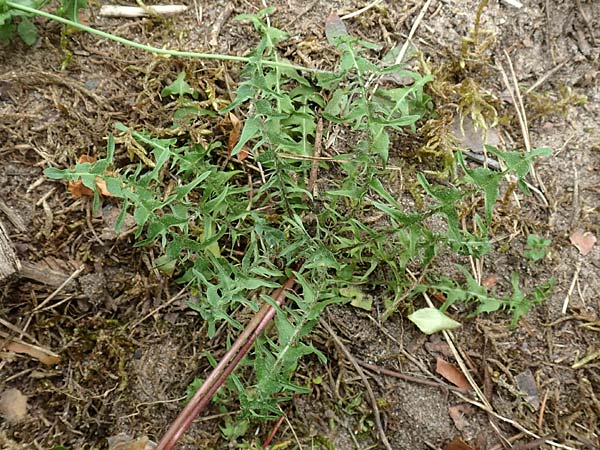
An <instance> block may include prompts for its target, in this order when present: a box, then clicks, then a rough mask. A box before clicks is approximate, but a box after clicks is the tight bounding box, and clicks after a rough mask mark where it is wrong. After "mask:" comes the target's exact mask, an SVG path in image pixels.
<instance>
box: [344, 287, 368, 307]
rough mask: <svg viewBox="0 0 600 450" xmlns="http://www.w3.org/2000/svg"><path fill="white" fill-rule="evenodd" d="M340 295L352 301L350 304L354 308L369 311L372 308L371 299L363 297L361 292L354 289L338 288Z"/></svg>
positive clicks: (366, 296)
mask: <svg viewBox="0 0 600 450" xmlns="http://www.w3.org/2000/svg"><path fill="white" fill-rule="evenodd" d="M340 295H341V296H342V297H345V298H349V299H352V300H351V302H350V304H351V305H352V306H354V307H355V308H360V309H364V310H365V311H371V309H372V307H373V299H372V298H371V297H370V296H368V295H365V294H364V293H363V291H361V290H360V289H358V288H356V287H353V286H351V287H347V288H340Z"/></svg>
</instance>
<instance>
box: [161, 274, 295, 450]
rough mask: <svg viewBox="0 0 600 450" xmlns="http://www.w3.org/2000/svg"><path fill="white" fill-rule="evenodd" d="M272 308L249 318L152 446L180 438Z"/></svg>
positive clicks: (280, 295)
mask: <svg viewBox="0 0 600 450" xmlns="http://www.w3.org/2000/svg"><path fill="white" fill-rule="evenodd" d="M294 281H295V279H294V277H293V276H292V277H291V278H289V279H288V280H287V281H286V282H285V283H284V284H283V286H282V287H280V288H279V289H277V290H276V291H275V292H274V293H273V295H272V297H273V299H274V301H275V303H276V304H277V305H281V304H282V303H283V301H284V300H285V293H286V291H288V290H290V289H291V288H292V286H293V285H294ZM275 312H276V311H275V309H274V308H273V307H272V306H271V305H270V304H269V303H265V304H264V305H263V306H262V307H261V308H260V309H259V310H258V312H257V313H256V314H255V315H254V317H253V318H252V320H251V321H250V322H249V323H248V325H246V328H245V329H244V331H243V333H242V334H241V335H240V336H239V337H238V338H237V339H236V340H235V342H234V343H233V345H232V346H231V348H230V349H229V351H228V352H227V353H226V354H225V356H224V357H223V358H222V359H221V361H220V362H219V364H218V365H217V367H215V368H214V370H213V371H212V372H211V374H210V375H209V377H208V378H207V379H206V381H205V382H204V384H202V386H201V387H200V389H198V391H197V392H196V394H195V395H194V396H193V397H192V399H191V400H190V402H189V403H188V404H187V405H186V406H185V408H183V410H182V411H181V413H180V414H179V416H178V417H177V419H175V421H174V422H173V423H172V424H171V426H170V427H169V429H168V430H167V432H166V433H165V434H164V435H163V437H162V439H161V440H160V442H159V443H158V446H157V447H156V449H155V450H171V449H172V448H173V446H174V445H175V444H176V443H177V441H178V440H179V438H180V437H181V436H182V435H183V433H185V432H186V430H187V429H188V428H189V427H190V425H191V424H192V422H193V421H194V419H195V418H196V417H197V416H198V414H200V413H201V412H202V410H203V409H204V408H205V407H206V405H208V402H210V400H211V398H212V397H213V395H214V394H215V392H217V390H218V389H219V388H220V387H221V385H222V384H223V383H224V382H225V380H226V379H227V377H228V376H229V374H230V373H231V372H233V369H235V367H236V366H237V364H238V363H239V362H240V360H241V359H242V358H243V357H244V355H245V354H246V353H247V352H248V350H249V349H250V347H251V346H252V344H254V341H255V340H256V338H257V337H258V335H259V334H260V333H261V332H262V331H263V330H264V329H265V327H266V326H267V324H268V323H269V321H270V320H271V319H272V318H273V316H274V315H275Z"/></svg>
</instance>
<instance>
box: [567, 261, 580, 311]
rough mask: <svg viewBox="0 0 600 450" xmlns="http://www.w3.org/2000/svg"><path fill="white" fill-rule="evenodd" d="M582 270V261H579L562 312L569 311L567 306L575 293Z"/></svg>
mask: <svg viewBox="0 0 600 450" xmlns="http://www.w3.org/2000/svg"><path fill="white" fill-rule="evenodd" d="M580 270H581V261H578V262H577V266H576V267H575V273H574V274H573V279H572V280H571V285H570V286H569V290H568V291H567V295H566V296H565V299H564V301H563V306H562V313H563V314H566V313H567V308H568V307H569V301H570V300H571V295H573V290H574V289H575V283H576V282H577V278H578V277H579V271H580Z"/></svg>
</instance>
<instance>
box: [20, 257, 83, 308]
mask: <svg viewBox="0 0 600 450" xmlns="http://www.w3.org/2000/svg"><path fill="white" fill-rule="evenodd" d="M83 269H85V265H84V264H82V265H81V266H80V267H79V269H77V270H76V271H75V272H73V273H72V274H71V275H70V276H69V278H67V279H66V280H65V281H63V282H62V284H61V285H60V286H59V287H57V288H56V289H55V290H54V292H52V294H50V295H49V296H48V297H46V299H45V300H44V301H43V302H42V303H40V304H39V305H37V306H36V307H35V308H33V311H31V312H32V313H35V312H37V311H39V310H40V309H42V308H43V307H44V306H46V305H47V304H48V303H49V302H51V301H52V299H53V298H54V297H56V296H57V295H58V294H60V292H61V291H62V290H63V289H64V288H65V286H66V285H67V284H69V283H70V282H71V281H73V280H74V279H75V278H77V277H78V276H79V274H80V273H81V272H83Z"/></svg>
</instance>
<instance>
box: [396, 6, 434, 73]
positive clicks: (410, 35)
mask: <svg viewBox="0 0 600 450" xmlns="http://www.w3.org/2000/svg"><path fill="white" fill-rule="evenodd" d="M429 5H431V0H427V1H426V2H425V4H424V5H423V7H422V8H421V11H420V12H419V15H418V16H417V19H416V20H415V23H413V26H412V28H411V29H410V32H409V33H408V37H407V38H406V41H404V44H403V45H402V48H401V49H400V53H398V56H397V57H396V61H395V62H396V64H400V63H401V62H402V60H403V59H404V55H406V51H407V50H408V46H409V45H410V41H411V39H412V38H413V36H414V35H415V33H416V32H417V29H418V28H419V24H420V23H421V21H422V20H423V17H424V16H425V13H426V12H427V10H428V9H429Z"/></svg>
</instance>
